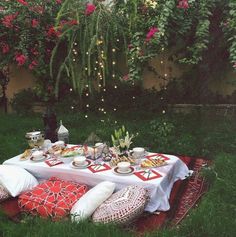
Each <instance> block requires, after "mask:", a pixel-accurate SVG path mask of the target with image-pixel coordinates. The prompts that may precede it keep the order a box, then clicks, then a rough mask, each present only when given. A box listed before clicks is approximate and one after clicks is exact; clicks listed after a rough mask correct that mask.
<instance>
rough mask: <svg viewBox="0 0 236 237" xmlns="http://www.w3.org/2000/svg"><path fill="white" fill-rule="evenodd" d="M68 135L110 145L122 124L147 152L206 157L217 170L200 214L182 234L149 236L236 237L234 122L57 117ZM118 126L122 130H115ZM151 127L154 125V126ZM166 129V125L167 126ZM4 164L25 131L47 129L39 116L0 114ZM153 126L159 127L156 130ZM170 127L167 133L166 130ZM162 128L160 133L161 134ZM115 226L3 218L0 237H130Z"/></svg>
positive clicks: (77, 140) (127, 116) (181, 229)
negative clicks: (93, 138) (103, 120)
mask: <svg viewBox="0 0 236 237" xmlns="http://www.w3.org/2000/svg"><path fill="white" fill-rule="evenodd" d="M58 119H62V120H63V123H64V125H65V126H66V127H67V128H68V129H69V131H70V142H71V143H75V144H76V143H82V142H83V141H84V140H85V139H86V138H87V137H88V135H89V134H90V133H91V132H93V131H94V132H95V133H96V134H97V135H98V136H99V137H100V138H101V139H102V140H105V141H110V134H111V133H112V132H113V130H114V128H117V127H118V126H120V125H122V124H124V125H125V126H126V128H127V129H128V130H129V131H131V132H132V133H135V134H136V133H137V132H138V133H139V135H138V136H137V137H136V138H135V142H134V144H135V146H145V147H149V149H150V150H155V151H160V152H165V153H171V154H182V155H189V156H195V157H206V158H210V159H213V160H214V163H213V167H211V168H210V169H206V170H205V171H204V175H205V176H206V177H207V178H208V180H209V182H210V184H211V187H210V190H209V192H208V193H207V194H206V195H205V196H204V198H203V199H202V201H201V202H200V204H199V206H198V208H196V209H194V210H192V211H191V212H190V214H189V216H188V217H187V218H186V219H185V220H184V221H183V222H182V223H181V225H180V226H179V227H178V228H176V227H175V228H171V229H164V230H161V231H157V232H155V233H147V234H146V236H157V235H158V236H160V237H170V236H171V237H173V236H175V237H182V236H185V237H188V236H189V237H190V236H191V237H203V236H204V237H213V236H214V237H217V236H219V237H233V236H236V232H235V226H236V205H235V204H236V186H235V180H236V172H235V170H236V160H235V157H236V137H235V134H236V123H235V118H229V117H215V116H212V117H206V116H204V115H202V114H194V115H193V114H191V115H172V114H170V115H168V117H165V118H163V117H160V116H159V115H156V114H147V113H146V114H144V113H137V114H122V115H119V116H117V117H113V118H111V119H110V121H108V122H107V123H106V124H105V123H101V122H100V118H99V117H97V116H95V115H93V114H91V115H89V119H85V118H84V116H83V115H82V114H67V115H63V116H61V115H59V116H58ZM114 120H117V121H118V125H115V124H114ZM151 121H153V122H152V123H150V122H151ZM164 123H165V124H166V125H164ZM0 124H1V125H0V141H1V145H0V162H2V161H4V160H6V159H8V158H10V157H12V156H14V155H16V154H19V153H20V152H22V151H23V150H24V149H25V148H26V147H27V143H26V141H25V138H24V134H25V133H26V131H30V130H32V129H43V124H42V119H41V116H39V115H32V116H30V117H19V116H16V115H4V114H0ZM151 124H154V125H156V126H155V128H153V127H152V125H151ZM163 127H166V129H164V130H163V129H162V128H163ZM160 128H161V129H160ZM132 235H135V234H133V233H132V232H129V231H126V230H124V229H122V228H120V227H117V226H114V225H108V226H107V225H94V224H92V223H91V222H89V221H88V222H84V223H80V224H75V223H71V222H70V221H65V222H50V221H46V220H42V219H39V218H29V217H26V218H24V222H23V223H20V224H15V223H13V222H11V221H9V220H8V219H7V218H6V217H5V216H4V215H3V214H2V215H0V236H3V237H12V236H14V237H18V236H19V237H20V236H26V237H28V236H31V237H34V236H37V237H40V236H43V237H45V236H50V237H54V236H55V237H56V236H60V237H63V236H68V237H70V236H76V237H77V236H132Z"/></svg>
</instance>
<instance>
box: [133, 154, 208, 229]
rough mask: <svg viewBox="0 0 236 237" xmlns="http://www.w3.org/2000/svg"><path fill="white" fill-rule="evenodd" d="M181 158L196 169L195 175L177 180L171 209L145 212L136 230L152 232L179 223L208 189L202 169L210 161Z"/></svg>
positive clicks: (171, 198) (173, 190) (192, 168)
mask: <svg viewBox="0 0 236 237" xmlns="http://www.w3.org/2000/svg"><path fill="white" fill-rule="evenodd" d="M180 159H181V160H183V161H184V162H185V163H186V164H187V166H188V167H189V169H191V170H193V171H194V173H193V175H192V176H191V177H190V178H188V179H186V180H183V181H177V182H175V184H174V186H173V189H172V192H171V195H170V206H171V208H170V210H169V211H167V212H157V213H156V214H145V215H144V216H142V217H141V218H140V219H138V220H137V222H136V223H135V230H136V231H138V232H141V233H143V232H146V231H149V232H150V231H153V230H156V229H160V228H162V227H166V226H172V225H177V224H179V223H180V222H181V221H182V220H183V219H184V217H186V215H187V213H188V212H189V210H190V209H191V208H193V207H194V206H195V205H196V203H197V202H198V201H199V199H200V198H201V196H202V195H203V194H204V193H205V192H206V191H207V188H208V185H207V182H206V181H205V179H204V178H203V177H202V176H201V175H200V171H201V169H202V168H203V167H204V166H206V165H209V164H210V161H207V160H204V159H196V158H191V157H180Z"/></svg>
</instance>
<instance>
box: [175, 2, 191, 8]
mask: <svg viewBox="0 0 236 237" xmlns="http://www.w3.org/2000/svg"><path fill="white" fill-rule="evenodd" d="M177 8H181V9H188V8H189V4H188V0H180V1H179V3H178V6H177Z"/></svg>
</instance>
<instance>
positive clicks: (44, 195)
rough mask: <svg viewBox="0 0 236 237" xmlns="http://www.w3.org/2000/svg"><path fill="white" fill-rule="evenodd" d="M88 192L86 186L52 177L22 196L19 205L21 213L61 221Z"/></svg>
mask: <svg viewBox="0 0 236 237" xmlns="http://www.w3.org/2000/svg"><path fill="white" fill-rule="evenodd" d="M86 191H87V187H86V186H85V185H80V184H78V183H75V182H72V181H64V180H61V179H58V178H55V177H52V178H50V179H49V180H47V181H45V182H43V183H41V184H39V185H38V186H37V187H35V188H34V189H33V190H31V191H29V192H25V193H23V194H22V195H20V196H19V200H18V203H19V207H20V208H21V211H24V212H27V213H30V214H33V215H40V216H42V217H51V218H53V219H60V218H62V217H65V216H66V215H68V214H69V212H70V210H71V208H72V206H73V205H74V204H75V203H76V202H77V201H78V200H79V198H80V197H82V196H83V195H84V194H85V193H86Z"/></svg>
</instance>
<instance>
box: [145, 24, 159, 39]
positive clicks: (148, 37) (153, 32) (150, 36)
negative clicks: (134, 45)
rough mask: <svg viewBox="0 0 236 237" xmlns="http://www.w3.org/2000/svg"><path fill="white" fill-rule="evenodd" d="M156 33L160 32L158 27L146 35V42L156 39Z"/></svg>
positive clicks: (151, 29)
mask: <svg viewBox="0 0 236 237" xmlns="http://www.w3.org/2000/svg"><path fill="white" fill-rule="evenodd" d="M156 32H159V30H158V28H157V27H152V28H150V30H149V32H148V33H147V35H146V42H149V41H150V40H151V39H152V38H153V37H154V35H155V34H156Z"/></svg>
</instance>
